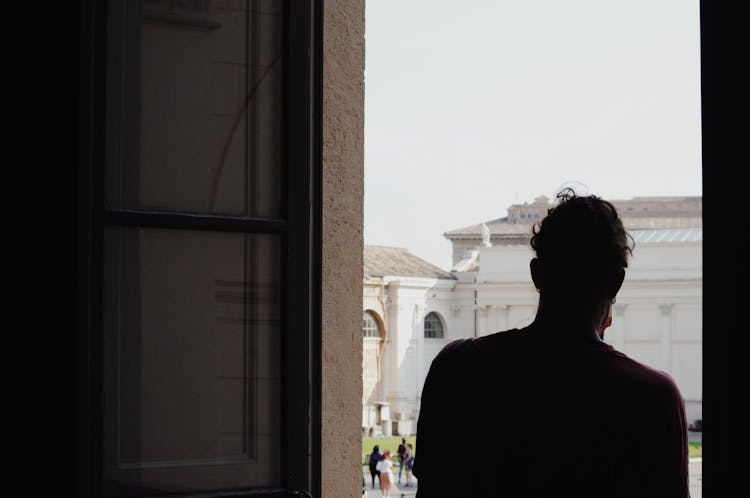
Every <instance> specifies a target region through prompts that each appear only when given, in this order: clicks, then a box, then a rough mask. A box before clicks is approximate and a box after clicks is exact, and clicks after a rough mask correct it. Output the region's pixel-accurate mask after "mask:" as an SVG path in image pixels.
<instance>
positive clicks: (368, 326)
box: [362, 311, 381, 337]
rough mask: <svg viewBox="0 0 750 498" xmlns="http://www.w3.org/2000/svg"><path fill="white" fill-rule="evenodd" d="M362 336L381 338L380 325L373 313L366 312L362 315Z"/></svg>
mask: <svg viewBox="0 0 750 498" xmlns="http://www.w3.org/2000/svg"><path fill="white" fill-rule="evenodd" d="M362 336H363V337H380V336H381V334H380V325H378V320H377V319H376V318H375V315H373V314H372V311H365V312H364V313H363V314H362Z"/></svg>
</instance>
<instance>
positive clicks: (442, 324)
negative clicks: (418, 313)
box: [422, 311, 445, 340]
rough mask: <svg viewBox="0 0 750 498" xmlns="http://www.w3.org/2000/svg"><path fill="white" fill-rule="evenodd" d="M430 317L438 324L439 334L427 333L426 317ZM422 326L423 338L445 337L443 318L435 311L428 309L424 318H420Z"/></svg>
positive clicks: (438, 338)
mask: <svg viewBox="0 0 750 498" xmlns="http://www.w3.org/2000/svg"><path fill="white" fill-rule="evenodd" d="M430 317H434V319H435V320H436V321H437V323H438V324H439V325H440V333H441V335H440V336H436V335H434V336H433V335H429V336H428V335H427V319H428V318H430ZM422 328H423V333H422V335H423V337H424V338H425V339H437V340H441V339H445V323H443V318H442V317H441V316H440V314H439V313H437V312H435V311H430V312H429V313H427V314H426V315H425V316H424V318H423V319H422Z"/></svg>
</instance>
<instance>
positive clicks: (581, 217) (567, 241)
mask: <svg viewBox="0 0 750 498" xmlns="http://www.w3.org/2000/svg"><path fill="white" fill-rule="evenodd" d="M557 198H558V200H559V202H558V204H557V205H556V206H554V207H552V208H550V209H549V210H548V211H547V216H546V217H544V218H543V219H542V220H541V221H540V222H539V223H538V224H537V225H535V226H534V228H533V229H532V234H533V235H532V237H531V247H532V249H533V250H534V251H535V252H536V258H534V259H533V260H532V262H531V275H532V279H533V280H534V284H535V285H536V287H537V289H538V290H539V292H540V293H541V294H542V296H543V297H544V298H547V299H551V300H555V301H563V302H566V303H577V304H587V303H591V302H593V301H596V300H600V299H602V298H605V299H614V297H615V295H616V294H617V292H618V291H619V289H620V286H621V285H622V281H623V279H624V277H625V268H627V266H628V258H629V256H630V255H631V254H632V251H633V246H632V238H630V236H629V235H628V233H627V232H626V231H625V228H624V227H623V224H622V220H620V217H619V216H618V214H617V210H616V209H615V207H614V206H613V205H612V204H611V203H610V202H608V201H605V200H603V199H601V198H599V197H597V196H594V195H586V196H577V195H576V194H575V192H574V191H573V190H572V189H564V190H562V191H561V192H560V193H559V194H558V195H557Z"/></svg>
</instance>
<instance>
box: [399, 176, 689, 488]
mask: <svg viewBox="0 0 750 498" xmlns="http://www.w3.org/2000/svg"><path fill="white" fill-rule="evenodd" d="M558 199H559V201H560V202H559V203H558V205H557V206H555V207H553V208H551V209H550V210H549V211H548V214H547V216H546V217H545V218H544V219H543V220H542V221H541V223H540V224H539V225H538V226H535V227H534V229H533V235H532V238H531V247H532V248H533V249H534V250H535V251H536V257H535V258H533V259H532V261H531V265H530V269H531V277H532V280H533V281H534V285H535V286H536V288H537V290H538V292H539V303H538V307H537V313H536V317H535V318H534V321H533V323H531V324H530V325H529V326H527V327H524V328H522V329H511V330H508V331H503V332H499V333H495V334H492V335H488V336H484V337H479V338H474V339H460V340H457V341H453V342H451V343H450V344H448V345H447V346H445V347H444V348H443V350H442V351H441V352H440V353H439V354H438V355H437V357H436V358H435V359H434V360H433V362H432V365H431V367H430V370H429V373H428V375H427V379H426V381H425V385H424V389H423V391H422V399H421V410H420V415H419V420H418V425H417V438H418V441H419V455H418V456H417V457H416V460H415V463H414V468H413V471H414V475H415V476H416V477H417V478H418V479H419V488H418V491H417V496H418V497H419V498H442V497H450V498H455V497H482V498H487V497H501V496H502V497H511V498H524V497H535V498H536V497H539V498H548V497H560V496H575V497H578V498H583V497H590V498H593V497H596V498H607V497H618V498H620V497H622V498H625V497H629V498H686V497H688V496H689V491H688V450H687V427H686V422H685V412H684V405H683V400H682V397H681V395H680V392H679V391H678V389H677V386H676V385H675V383H674V381H673V380H672V379H671V377H669V376H668V375H667V374H665V373H663V372H660V371H657V370H655V369H653V368H650V367H648V366H645V365H643V364H641V363H639V362H637V361H635V360H633V359H631V358H628V357H627V356H625V355H624V354H622V353H620V352H618V351H616V350H615V349H613V348H612V347H611V346H609V345H607V344H606V343H604V342H603V340H602V338H603V335H604V329H605V328H606V327H607V326H608V325H609V324H610V323H611V309H612V304H613V303H614V301H615V296H616V295H617V292H618V291H619V290H620V287H621V285H622V282H623V279H624V277H625V268H626V267H627V265H628V263H627V261H628V257H629V256H630V255H631V253H632V245H631V244H630V243H629V241H631V240H632V239H630V238H629V236H628V234H627V233H626V232H625V229H624V228H623V225H622V222H621V220H620V219H619V217H618V215H617V212H616V210H615V208H614V207H613V206H612V204H610V203H609V202H607V201H604V200H602V199H600V198H598V197H596V196H576V195H575V194H574V193H573V192H572V191H570V190H565V191H563V192H561V193H560V194H559V195H558ZM456 427H463V428H465V427H471V428H472V431H473V432H474V434H475V436H476V437H474V438H472V439H471V440H470V441H469V442H468V443H467V444H468V445H469V447H468V448H466V450H465V451H466V452H468V453H469V454H471V455H472V468H471V469H470V470H468V469H453V468H446V465H445V452H446V451H450V450H451V449H450V448H445V447H443V446H442V444H444V443H445V441H446V437H445V434H446V432H447V431H450V430H451V429H452V428H456ZM462 451H464V450H462Z"/></svg>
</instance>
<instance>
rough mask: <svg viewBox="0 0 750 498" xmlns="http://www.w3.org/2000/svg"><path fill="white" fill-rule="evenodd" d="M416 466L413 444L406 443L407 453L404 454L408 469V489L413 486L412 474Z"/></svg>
mask: <svg viewBox="0 0 750 498" xmlns="http://www.w3.org/2000/svg"><path fill="white" fill-rule="evenodd" d="M413 466H414V448H413V447H412V445H411V443H406V451H405V452H404V468H405V469H406V487H407V488H408V487H410V486H411V481H412V475H411V474H412V472H411V468H412V467H413Z"/></svg>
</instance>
